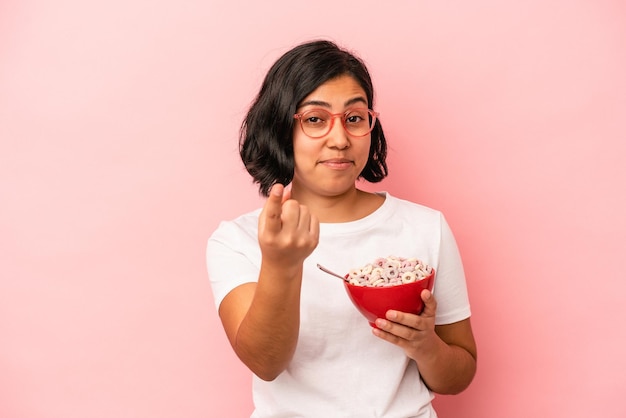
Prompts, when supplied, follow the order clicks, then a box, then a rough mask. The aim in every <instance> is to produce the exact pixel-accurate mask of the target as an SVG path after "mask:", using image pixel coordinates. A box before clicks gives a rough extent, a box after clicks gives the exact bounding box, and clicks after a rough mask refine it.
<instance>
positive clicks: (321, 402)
mask: <svg viewBox="0 0 626 418" xmlns="http://www.w3.org/2000/svg"><path fill="white" fill-rule="evenodd" d="M382 194H383V195H384V196H386V199H385V202H384V203H383V204H382V205H381V207H380V208H378V209H377V210H376V211H375V212H374V213H372V214H370V215H368V216H366V217H365V218H362V219H359V220H356V221H353V222H345V223H323V224H321V225H320V240H319V244H318V246H317V248H316V249H315V250H314V251H313V253H312V254H311V255H310V256H309V257H308V258H307V259H306V260H305V262H304V272H303V278H302V292H301V301H300V309H301V312H300V315H301V316H300V334H299V337H298V345H297V347H296V351H295V354H294V357H293V359H292V361H291V363H290V365H289V367H288V368H287V369H286V370H285V371H284V372H283V373H281V374H280V375H279V376H278V377H277V378H276V379H275V380H274V381H272V382H266V381H263V380H261V379H259V378H258V377H256V376H254V377H253V398H254V404H255V411H254V413H253V414H252V418H269V417H272V418H279V417H284V418H287V417H288V418H294V417H315V418H319V417H333V418H341V417H359V418H361V417H394V418H398V417H402V418H405V417H406V418H408V417H420V418H422V417H423V418H425V417H429V418H433V417H436V416H437V415H436V413H435V411H434V409H433V408H432V406H431V400H432V398H433V395H432V394H431V392H430V391H429V390H428V388H427V387H426V386H425V384H424V383H423V382H422V380H421V378H420V375H419V372H418V369H417V365H416V363H415V362H414V361H413V360H410V359H409V358H408V357H406V355H405V354H404V351H402V349H400V348H399V347H397V346H395V345H393V344H390V343H388V342H386V341H383V340H380V339H378V338H376V337H375V336H373V335H372V333H371V328H370V325H369V324H368V322H367V320H366V319H365V318H364V317H363V316H361V314H360V313H359V312H358V311H357V310H356V308H355V307H354V306H353V305H352V302H351V301H350V299H349V297H348V295H347V293H346V291H345V289H344V286H343V283H342V282H341V280H339V279H337V278H333V277H332V276H329V275H328V274H326V273H324V272H321V271H320V270H319V269H318V268H317V267H316V264H317V263H320V264H322V265H324V266H325V267H328V268H329V269H331V270H333V271H336V272H339V273H347V272H348V271H349V270H350V269H352V268H355V267H360V266H362V265H364V264H367V263H370V262H372V261H374V260H375V259H377V258H379V257H386V256H389V255H395V256H399V257H407V258H408V257H414V258H417V259H419V260H422V261H424V262H425V263H427V264H429V265H431V266H433V267H434V268H435V271H436V274H435V285H434V289H433V293H434V295H435V297H436V300H437V314H436V323H437V324H438V325H441V324H450V323H454V322H458V321H460V320H463V319H466V318H468V317H469V316H470V306H469V300H468V295H467V288H466V284H465V275H464V272H463V266H462V263H461V258H460V255H459V252H458V248H457V245H456V242H455V240H454V237H453V235H452V232H451V231H450V228H449V227H448V224H447V223H446V221H445V219H444V217H443V215H442V214H441V212H438V211H436V210H433V209H430V208H427V207H424V206H421V205H418V204H415V203H412V202H409V201H406V200H401V199H398V198H395V197H392V196H391V195H389V194H385V193H382ZM259 213H260V209H259V210H256V211H254V212H251V213H248V214H245V215H243V216H241V217H239V218H237V219H235V220H233V221H228V222H222V223H221V224H220V225H219V227H218V228H217V230H216V231H215V232H214V233H213V235H212V236H211V238H210V239H209V242H208V246H207V266H208V273H209V278H210V281H211V286H212V289H213V294H214V298H215V304H216V306H217V307H219V305H220V303H221V301H222V299H223V298H224V297H225V296H226V294H228V292H230V291H231V290H232V289H234V288H235V287H237V286H239V285H241V284H243V283H248V282H256V281H257V280H258V274H259V268H260V264H261V252H260V249H259V245H258V237H257V226H258V216H259Z"/></svg>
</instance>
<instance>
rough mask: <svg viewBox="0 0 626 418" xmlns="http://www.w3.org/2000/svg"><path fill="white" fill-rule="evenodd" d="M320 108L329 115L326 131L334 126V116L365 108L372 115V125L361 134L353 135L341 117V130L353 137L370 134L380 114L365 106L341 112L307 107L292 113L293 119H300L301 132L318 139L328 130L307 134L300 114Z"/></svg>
mask: <svg viewBox="0 0 626 418" xmlns="http://www.w3.org/2000/svg"><path fill="white" fill-rule="evenodd" d="M320 110H321V111H322V112H326V113H327V114H328V115H329V116H330V126H329V127H328V132H330V131H332V130H333V126H335V118H337V117H340V116H346V115H347V114H348V113H350V112H352V111H355V110H367V113H369V115H370V116H371V117H372V127H371V128H370V130H369V131H367V132H366V133H364V134H363V135H354V134H353V133H352V132H350V131H349V130H348V128H347V127H346V121H345V119H344V118H341V125H342V126H343V130H344V131H346V133H347V134H348V135H350V136H353V137H355V138H362V137H364V136H366V135H369V134H370V133H371V132H372V131H373V130H374V126H376V119H378V116H380V113H378V112H375V111H374V110H372V109H367V108H365V107H355V108H351V109H348V110H346V111H345V112H341V113H330V112H329V111H328V110H326V109H323V108H319V109H309V110H306V111H304V112H302V113H296V114H295V115H293V118H294V119H298V120H299V121H300V129H302V133H303V134H305V135H306V136H308V137H309V138H312V139H319V138H322V137H323V136H325V135H328V132H326V133H325V134H324V135H320V136H311V135H309V134H307V133H306V132H305V131H304V126H302V116H303V115H304V114H305V113H308V112H312V111H320Z"/></svg>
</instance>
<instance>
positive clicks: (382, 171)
mask: <svg viewBox="0 0 626 418" xmlns="http://www.w3.org/2000/svg"><path fill="white" fill-rule="evenodd" d="M343 75H349V76H351V77H353V78H354V79H355V80H356V81H357V82H358V83H359V85H360V86H361V87H362V88H363V90H364V91H365V94H366V96H367V103H368V107H369V108H373V106H374V87H373V86H372V80H371V77H370V74H369V72H368V70H367V68H366V66H365V64H364V63H363V61H362V60H361V59H360V58H358V57H356V56H355V55H353V54H352V53H350V52H348V51H346V50H344V49H341V48H339V47H338V46H337V45H336V44H334V43H333V42H330V41H324V40H320V41H313V42H308V43H304V44H301V45H299V46H296V47H295V48H293V49H291V50H290V51H288V52H286V53H285V54H284V55H283V56H282V57H280V58H279V59H278V61H276V62H275V63H274V65H273V66H272V67H271V68H270V70H269V71H268V73H267V75H266V76H265V80H264V81H263V85H262V86H261V90H260V91H259V94H258V95H257V97H256V99H255V100H254V102H253V103H252V106H251V107H250V109H249V111H248V114H247V116H246V118H245V120H244V121H243V123H242V125H241V130H240V133H239V154H240V155H241V159H242V161H243V163H244V165H245V167H246V170H247V171H248V173H250V175H251V176H252V178H253V179H254V182H255V183H258V184H259V192H260V193H261V194H262V195H263V196H268V194H269V190H270V188H271V187H272V185H274V184H275V183H281V184H284V185H287V184H289V183H291V180H292V179H293V174H294V156H293V127H294V123H296V121H295V119H294V118H293V115H294V114H295V113H296V109H297V107H298V104H299V103H300V102H301V101H302V100H303V99H304V98H305V97H306V96H308V95H309V94H311V92H313V91H314V90H315V89H317V88H318V87H319V86H320V85H322V84H323V83H325V82H326V81H328V80H332V79H334V78H337V77H339V76H343ZM371 138H372V139H371V141H372V143H371V146H370V154H369V158H368V161H367V164H366V165H365V167H364V168H363V171H362V172H361V174H360V176H359V177H363V178H364V179H365V180H367V181H369V182H372V183H376V182H379V181H381V180H382V179H384V178H385V177H386V176H387V164H386V162H385V159H386V156H387V142H386V141H385V135H384V134H383V128H382V125H381V124H380V121H379V120H378V119H377V120H376V124H375V125H374V129H373V130H372V133H371Z"/></svg>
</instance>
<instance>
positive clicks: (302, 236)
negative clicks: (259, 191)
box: [259, 184, 319, 268]
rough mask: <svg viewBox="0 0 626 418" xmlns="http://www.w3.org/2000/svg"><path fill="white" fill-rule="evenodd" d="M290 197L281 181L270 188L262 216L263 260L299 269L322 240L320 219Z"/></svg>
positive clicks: (260, 239)
mask: <svg viewBox="0 0 626 418" xmlns="http://www.w3.org/2000/svg"><path fill="white" fill-rule="evenodd" d="M290 197H291V193H290V192H288V191H285V188H284V186H283V185H282V184H275V185H274V186H272V188H271V189H270V194H269V196H268V198H267V201H266V202H265V206H264V207H263V210H262V211H261V214H260V215H259V246H260V247H261V254H262V255H263V261H264V262H269V263H272V264H274V263H277V264H279V265H281V266H284V268H290V267H291V268H295V267H297V268H300V267H301V266H302V263H303V262H304V259H305V258H307V257H308V256H309V255H310V254H311V253H312V252H313V250H314V249H315V247H317V243H318V242H319V220H318V219H317V217H316V216H315V215H313V214H312V213H311V212H310V211H309V208H307V207H306V206H304V205H300V204H299V203H298V202H297V201H296V200H293V199H290Z"/></svg>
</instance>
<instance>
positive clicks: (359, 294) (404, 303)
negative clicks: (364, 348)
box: [344, 269, 435, 327]
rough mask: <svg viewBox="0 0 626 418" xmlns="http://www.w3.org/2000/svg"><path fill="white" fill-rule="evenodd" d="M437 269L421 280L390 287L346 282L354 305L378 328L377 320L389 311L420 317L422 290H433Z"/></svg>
mask: <svg viewBox="0 0 626 418" xmlns="http://www.w3.org/2000/svg"><path fill="white" fill-rule="evenodd" d="M434 283H435V269H433V271H432V273H431V274H430V275H428V276H426V277H424V278H423V279H421V280H417V281H414V282H411V283H404V284H399V285H396V286H388V287H372V286H357V285H353V284H350V283H348V282H344V286H345V288H346V291H347V292H348V296H350V299H351V300H352V303H353V304H354V306H356V308H357V309H358V310H359V312H361V314H363V316H364V317H365V318H366V319H367V320H368V321H369V323H370V325H371V326H372V327H376V325H375V324H374V321H375V320H376V318H384V317H385V314H386V313H387V311H388V310H390V309H393V310H396V311H400V312H407V313H412V314H415V315H419V314H420V313H422V310H423V309H424V302H423V301H422V298H421V294H422V290H424V289H428V290H432V289H433V284H434Z"/></svg>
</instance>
